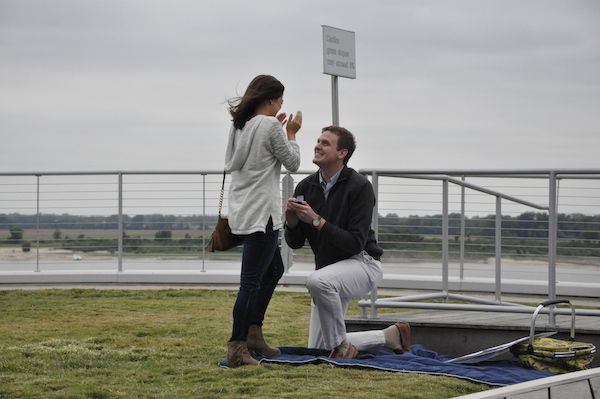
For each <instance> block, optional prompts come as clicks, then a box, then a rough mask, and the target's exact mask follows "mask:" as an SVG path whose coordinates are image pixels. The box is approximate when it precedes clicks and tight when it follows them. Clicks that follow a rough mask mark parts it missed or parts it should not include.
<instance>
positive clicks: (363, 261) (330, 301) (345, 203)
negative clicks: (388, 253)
mask: <svg viewBox="0 0 600 399" xmlns="http://www.w3.org/2000/svg"><path fill="white" fill-rule="evenodd" d="M355 148H356V142H355V140H354V136H353V135H352V133H350V132H349V131H348V130H346V129H344V128H342V127H337V126H329V127H325V128H323V130H322V132H321V136H320V137H319V139H318V140H317V145H316V146H315V150H314V151H315V152H314V158H313V163H315V164H316V165H317V166H318V167H319V171H317V172H316V173H314V174H312V175H310V176H308V177H306V178H305V179H303V180H302V181H301V182H300V183H299V184H298V186H297V187H296V190H295V192H294V197H295V198H290V199H289V200H288V203H287V207H286V212H285V217H286V230H285V240H286V242H287V243H288V245H289V246H290V247H291V248H294V249H296V248H301V247H302V246H303V245H304V242H305V239H308V242H309V244H310V247H311V248H312V250H313V252H314V255H315V264H316V271H314V272H313V273H311V274H310V275H309V276H308V278H307V280H306V286H307V288H308V290H309V292H310V294H311V296H312V299H313V304H314V306H313V307H312V312H311V323H310V333H309V342H308V346H309V347H312V348H321V349H328V350H331V355H330V356H331V357H333V358H342V359H352V358H354V357H356V355H357V354H358V351H359V350H361V351H375V350H378V349H382V348H386V349H389V350H391V351H394V352H396V353H403V352H405V351H408V350H410V327H409V325H408V323H405V322H399V323H396V324H395V325H393V326H390V327H388V328H386V329H384V330H379V331H366V332H360V333H350V334H346V325H345V322H344V316H345V314H346V311H347V310H348V305H349V304H350V303H351V302H352V301H353V300H354V299H355V298H358V297H361V296H365V295H366V294H367V293H368V292H369V291H371V290H372V289H373V288H375V287H376V286H377V284H378V283H379V282H380V281H381V279H382V277H383V272H382V268H381V262H380V259H381V255H382V254H383V250H382V249H381V248H380V247H379V246H378V245H377V240H376V239H375V233H374V232H373V230H372V229H371V219H372V215H373V207H374V206H375V195H374V193H373V187H372V186H371V183H370V182H369V180H368V179H367V178H365V177H364V176H362V175H360V174H359V173H357V172H356V171H355V170H354V169H351V168H349V167H348V166H347V163H348V160H349V159H350V157H351V156H352V154H353V153H354V150H355Z"/></svg>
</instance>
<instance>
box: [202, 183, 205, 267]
mask: <svg viewBox="0 0 600 399" xmlns="http://www.w3.org/2000/svg"><path fill="white" fill-rule="evenodd" d="M205 232H206V175H205V174H203V175H202V272H205V271H206V270H205V269H204V263H205V260H206V238H205V237H204V235H205Z"/></svg>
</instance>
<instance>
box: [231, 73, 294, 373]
mask: <svg viewBox="0 0 600 399" xmlns="http://www.w3.org/2000/svg"><path fill="white" fill-rule="evenodd" d="M283 91H284V87H283V85H282V84H281V82H279V81H278V80H277V79H275V78H274V77H272V76H268V75H259V76H257V77H256V78H254V79H253V80H252V82H250V85H249V86H248V88H247V89H246V92H245V93H244V96H243V97H241V98H235V99H231V100H228V104H229V113H230V114H231V116H232V118H233V126H232V127H231V130H230V132H229V142H228V144H227V152H226V159H225V170H226V171H227V172H229V173H231V176H232V180H231V184H230V186H229V213H228V216H229V225H230V226H231V231H232V232H233V233H234V234H238V235H243V236H244V250H243V255H242V272H241V278H240V289H239V292H238V295H237V299H236V301H235V305H234V306H233V332H232V335H231V339H230V340H229V342H228V343H227V361H228V363H229V366H230V367H239V366H242V365H257V364H258V362H257V361H256V360H255V359H254V358H253V357H252V356H251V354H250V351H253V352H254V353H256V354H258V355H261V356H273V355H277V354H279V353H280V351H279V349H277V348H273V347H270V346H269V345H267V343H266V342H265V340H264V338H263V334H262V324H263V320H264V317H265V312H266V311H267V306H268V305H269V302H270V300H271V297H272V296H273V292H274V291H275V287H276V286H277V283H278V281H279V279H280V278H281V276H282V275H283V271H284V269H283V261H282V259H281V253H280V251H279V244H278V237H279V229H281V228H282V227H283V222H282V208H281V193H280V187H279V181H280V174H281V166H282V165H283V166H284V167H285V168H286V169H287V170H289V171H291V172H296V171H297V170H298V168H299V167H300V147H299V146H298V144H297V143H296V133H297V132H298V130H300V127H301V126H302V113H301V112H300V111H298V112H297V113H296V115H295V116H294V115H293V114H292V115H290V117H289V119H286V114H285V113H281V114H278V112H279V110H280V109H281V105H282V104H283Z"/></svg>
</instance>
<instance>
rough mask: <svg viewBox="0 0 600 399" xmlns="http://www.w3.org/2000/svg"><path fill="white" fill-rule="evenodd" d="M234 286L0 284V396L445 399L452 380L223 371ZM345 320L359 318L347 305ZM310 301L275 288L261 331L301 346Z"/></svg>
mask: <svg viewBox="0 0 600 399" xmlns="http://www.w3.org/2000/svg"><path fill="white" fill-rule="evenodd" d="M235 295H236V292H235V291H231V290H203V289H165V290H110V289H108V290H96V289H65V290H61V289H51V290H50V289H49V290H33V291H24V290H4V291H1V290H0V398H240V397H247V398H315V397H318V398H346V399H350V398H365V397H368V398H372V399H376V398H391V397H394V398H432V399H443V398H452V397H455V396H460V395H464V394H468V393H472V392H478V391H482V390H486V389H488V388H487V387H486V386H483V385H478V384H474V383H470V382H467V381H464V380H460V379H457V378H450V377H441V376H429V375H418V374H402V373H388V372H380V371H367V370H355V369H341V368H336V367H331V366H326V365H310V366H300V367H295V366H281V365H260V366H257V367H241V368H238V369H226V368H221V367H218V365H217V364H218V362H219V361H220V360H223V359H225V357H226V342H227V340H228V339H229V336H230V333H231V309H232V306H233V302H234V300H235ZM350 313H354V314H349V315H358V314H359V310H358V307H357V306H354V307H353V308H352V309H351V311H350ZM309 315H310V297H309V295H308V294H307V293H294V292H277V293H276V294H275V296H274V298H273V301H272V302H271V306H270V308H269V311H268V314H267V317H268V318H267V320H266V323H265V327H264V332H265V335H266V337H267V340H268V342H269V343H270V344H272V345H275V346H306V342H307V336H308V319H309Z"/></svg>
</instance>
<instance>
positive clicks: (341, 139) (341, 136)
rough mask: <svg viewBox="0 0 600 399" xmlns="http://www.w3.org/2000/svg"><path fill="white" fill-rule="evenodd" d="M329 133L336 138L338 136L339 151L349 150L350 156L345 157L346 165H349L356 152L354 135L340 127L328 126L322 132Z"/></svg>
mask: <svg viewBox="0 0 600 399" xmlns="http://www.w3.org/2000/svg"><path fill="white" fill-rule="evenodd" d="M325 131H329V132H331V133H333V134H335V135H336V136H338V145H337V150H338V151H339V150H348V154H346V156H345V157H344V165H347V164H348V160H349V159H350V157H351V156H352V154H354V150H356V140H354V135H353V134H352V133H350V131H349V130H348V129H345V128H343V127H340V126H327V127H324V128H323V129H322V130H321V133H323V132H325Z"/></svg>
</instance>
